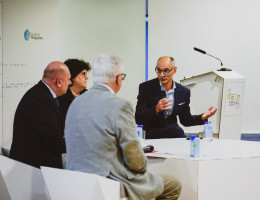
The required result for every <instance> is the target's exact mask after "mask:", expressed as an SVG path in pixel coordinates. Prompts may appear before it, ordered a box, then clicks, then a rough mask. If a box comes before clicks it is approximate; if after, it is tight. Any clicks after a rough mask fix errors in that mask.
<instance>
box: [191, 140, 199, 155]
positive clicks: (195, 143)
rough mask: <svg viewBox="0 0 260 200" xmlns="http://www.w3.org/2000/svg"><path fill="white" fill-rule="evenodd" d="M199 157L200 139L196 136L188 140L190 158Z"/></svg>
mask: <svg viewBox="0 0 260 200" xmlns="http://www.w3.org/2000/svg"><path fill="white" fill-rule="evenodd" d="M199 155H200V139H199V138H197V137H196V136H191V138H190V157H198V156H199Z"/></svg>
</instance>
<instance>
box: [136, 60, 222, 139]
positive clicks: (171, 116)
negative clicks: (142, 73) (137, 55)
mask: <svg viewBox="0 0 260 200" xmlns="http://www.w3.org/2000/svg"><path fill="white" fill-rule="evenodd" d="M176 71H177V67H176V66H175V63H174V59H173V58H172V57H169V56H163V57H160V58H159V59H158V61H157V65H156V67H155V72H156V73H157V76H158V78H155V79H152V80H150V81H147V82H144V83H141V84H140V85H139V94H138V97H137V99H138V101H137V105H136V113H135V119H136V123H137V124H142V125H144V130H146V131H147V132H146V138H147V139H158V138H179V137H184V131H183V129H182V128H181V127H180V126H179V125H178V124H177V116H178V117H179V120H180V123H181V124H182V125H184V126H194V125H202V124H204V122H205V121H206V120H207V119H208V118H209V117H211V116H212V115H214V114H215V113H216V111H217V109H213V106H211V107H210V108H209V109H208V110H207V111H206V112H204V113H203V114H200V115H191V113H190V106H189V104H190V90H189V89H188V88H186V87H184V86H182V85H180V84H178V83H176V82H175V81H173V79H172V77H173V75H174V74H175V73H176Z"/></svg>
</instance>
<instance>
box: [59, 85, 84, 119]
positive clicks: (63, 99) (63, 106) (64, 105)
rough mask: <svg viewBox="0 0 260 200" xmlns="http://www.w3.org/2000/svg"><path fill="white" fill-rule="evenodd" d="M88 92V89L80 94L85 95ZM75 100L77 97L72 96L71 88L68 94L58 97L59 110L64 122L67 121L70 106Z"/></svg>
mask: <svg viewBox="0 0 260 200" xmlns="http://www.w3.org/2000/svg"><path fill="white" fill-rule="evenodd" d="M86 91H87V89H84V90H82V91H81V92H80V94H83V93H84V92H86ZM75 98H76V97H75V96H74V95H73V94H72V92H71V90H70V88H68V90H67V92H66V94H64V95H62V96H60V97H58V101H59V109H60V113H61V116H62V119H63V120H64V122H65V119H66V115H67V112H68V109H69V106H70V104H71V103H72V101H73V100H74V99H75Z"/></svg>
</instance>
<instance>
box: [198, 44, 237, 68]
mask: <svg viewBox="0 0 260 200" xmlns="http://www.w3.org/2000/svg"><path fill="white" fill-rule="evenodd" d="M194 50H195V51H198V52H200V53H202V54H207V55H209V56H211V57H213V58H215V59H217V60H219V61H220V64H221V66H223V63H222V61H221V60H220V59H219V58H216V57H215V56H212V55H210V54H208V53H206V51H203V50H201V49H199V48H196V47H194ZM218 71H232V70H231V69H228V68H223V67H222V68H220V69H218Z"/></svg>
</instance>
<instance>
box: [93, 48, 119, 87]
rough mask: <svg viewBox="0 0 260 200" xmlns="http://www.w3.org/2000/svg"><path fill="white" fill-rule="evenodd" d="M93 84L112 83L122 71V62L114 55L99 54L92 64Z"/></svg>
mask: <svg viewBox="0 0 260 200" xmlns="http://www.w3.org/2000/svg"><path fill="white" fill-rule="evenodd" d="M92 69H93V82H94V83H95V82H98V83H113V82H115V80H116V76H117V75H118V74H120V73H121V72H122V70H123V64H122V61H121V60H120V59H119V58H118V57H117V56H114V55H110V54H105V53H102V54H99V55H98V56H97V57H96V58H95V60H94V62H93V68H92Z"/></svg>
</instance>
